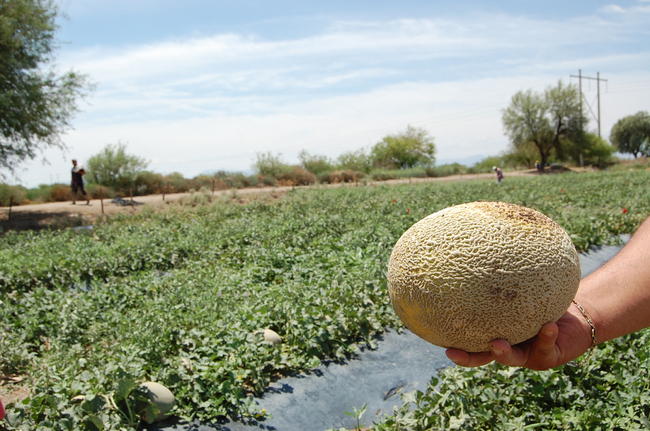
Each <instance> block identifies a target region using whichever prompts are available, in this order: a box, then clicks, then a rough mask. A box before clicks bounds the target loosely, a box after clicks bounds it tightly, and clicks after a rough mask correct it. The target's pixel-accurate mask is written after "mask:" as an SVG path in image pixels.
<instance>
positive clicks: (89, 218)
mask: <svg viewBox="0 0 650 431" xmlns="http://www.w3.org/2000/svg"><path fill="white" fill-rule="evenodd" d="M535 174H536V171H535V170H534V169H533V170H525V171H512V172H505V173H504V175H505V176H506V178H508V177H514V176H522V175H535ZM494 178H495V176H494V174H493V173H487V174H468V175H451V176H448V177H440V178H410V179H398V180H388V181H380V182H367V183H365V184H366V185H371V186H374V185H382V184H384V185H394V184H406V183H412V184H416V183H423V182H448V181H468V180H477V179H482V180H485V179H494ZM360 184H361V183H359V184H358V185H360ZM358 185H357V184H355V183H342V184H328V185H314V186H305V187H308V188H321V187H328V188H329V187H356V186H358ZM292 189H293V187H265V188H248V189H238V190H237V195H239V196H242V197H251V198H252V197H253V196H254V195H264V194H267V195H269V198H271V199H273V198H278V197H280V196H282V195H283V194H284V193H286V192H287V191H290V190H292ZM229 194H232V192H231V191H230V190H220V191H215V192H214V198H218V197H220V196H223V195H229ZM189 195H190V194H189V193H174V194H167V195H165V196H164V200H163V196H162V195H148V196H137V197H135V198H133V200H134V205H133V206H131V205H126V206H122V205H117V204H114V203H112V202H111V199H103V200H99V199H92V200H91V201H90V204H89V205H86V201H77V203H76V205H73V204H72V202H70V201H67V202H48V203H44V204H34V205H22V206H16V207H13V208H11V214H9V208H7V207H2V208H0V233H2V232H6V231H7V230H27V229H41V228H43V227H46V226H59V227H64V226H76V225H80V224H93V223H94V221H95V220H97V218H98V217H101V216H102V214H104V215H113V214H117V213H123V212H129V213H134V212H137V211H140V210H141V209H142V208H143V207H144V206H145V205H146V204H149V205H153V206H164V205H167V204H169V203H170V202H174V201H177V200H179V199H180V198H181V197H183V196H189ZM126 201H127V202H130V199H129V198H126Z"/></svg>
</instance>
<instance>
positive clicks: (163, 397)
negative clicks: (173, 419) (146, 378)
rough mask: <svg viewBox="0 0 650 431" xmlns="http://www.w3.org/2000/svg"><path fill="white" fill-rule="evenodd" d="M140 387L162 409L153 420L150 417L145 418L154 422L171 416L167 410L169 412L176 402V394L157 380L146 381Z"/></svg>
mask: <svg viewBox="0 0 650 431" xmlns="http://www.w3.org/2000/svg"><path fill="white" fill-rule="evenodd" d="M140 388H141V389H143V390H144V392H145V393H146V394H147V397H148V398H149V400H151V401H152V402H153V403H154V404H156V405H157V406H158V409H159V410H160V413H158V415H157V416H156V417H155V418H153V420H149V419H150V418H146V417H145V418H144V420H145V421H147V422H149V423H152V422H159V421H162V420H164V419H167V418H168V417H169V416H168V415H167V412H169V411H170V410H171V409H172V407H174V405H175V404H176V398H175V397H174V394H172V392H171V391H170V390H169V389H167V388H166V387H165V386H163V385H161V384H160V383H156V382H144V383H142V384H141V385H140Z"/></svg>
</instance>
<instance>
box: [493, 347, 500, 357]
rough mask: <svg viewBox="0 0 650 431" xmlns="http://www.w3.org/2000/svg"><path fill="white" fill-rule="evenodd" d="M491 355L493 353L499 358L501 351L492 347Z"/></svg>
mask: <svg viewBox="0 0 650 431" xmlns="http://www.w3.org/2000/svg"><path fill="white" fill-rule="evenodd" d="M492 353H494V354H495V355H497V356H501V355H503V349H498V348H494V347H492Z"/></svg>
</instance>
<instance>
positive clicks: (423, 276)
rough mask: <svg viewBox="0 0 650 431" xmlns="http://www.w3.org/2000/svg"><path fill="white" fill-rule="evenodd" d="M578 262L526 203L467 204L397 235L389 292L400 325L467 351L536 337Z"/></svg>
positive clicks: (564, 304) (576, 277)
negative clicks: (491, 343)
mask: <svg viewBox="0 0 650 431" xmlns="http://www.w3.org/2000/svg"><path fill="white" fill-rule="evenodd" d="M579 283H580V260H579V258H578V253H577V252H576V249H575V247H574V245H573V242H572V241H571V238H570V237H569V235H568V234H567V233H566V232H565V231H564V230H563V229H562V228H561V227H560V226H559V225H558V224H557V223H555V222H554V221H553V220H551V219H550V218H548V217H546V216H545V215H544V214H542V213H540V212H538V211H535V210H533V209H530V208H525V207H522V206H519V205H514V204H508V203H504V202H473V203H468V204H463V205H456V206H453V207H449V208H446V209H444V210H441V211H438V212H436V213H434V214H431V215H430V216H428V217H426V218H424V219H422V220H420V221H419V222H417V223H416V224H414V225H413V226H412V227H411V228H410V229H408V230H407V231H406V232H405V233H404V234H403V235H402V237H401V238H400V239H399V240H398V241H397V243H396V244H395V247H394V248H393V252H392V254H391V257H390V262H389V264H388V291H389V294H390V298H391V301H392V303H393V307H394V308H395V311H396V312H397V315H398V316H399V317H400V319H401V320H402V322H403V323H404V325H406V327H407V328H409V329H410V330H411V331H412V332H414V333H415V334H416V335H418V336H420V337H421V338H423V339H425V340H426V341H428V342H430V343H432V344H435V345H437V346H441V347H446V348H449V347H452V348H456V349H461V350H465V351H467V352H481V351H488V350H489V349H490V341H492V340H494V339H497V338H499V339H505V340H507V341H508V342H510V343H511V344H516V343H520V342H522V341H525V340H527V339H529V338H531V337H533V336H535V335H536V334H537V333H538V332H539V330H540V328H541V327H542V325H544V324H545V323H547V322H549V321H555V320H557V319H558V318H560V316H562V314H564V312H565V311H566V310H567V308H568V307H569V306H570V305H571V301H572V300H573V298H574V297H575V294H576V291H577V290H578V285H579Z"/></svg>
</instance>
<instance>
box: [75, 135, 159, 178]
mask: <svg viewBox="0 0 650 431" xmlns="http://www.w3.org/2000/svg"><path fill="white" fill-rule="evenodd" d="M148 164H149V162H147V161H146V160H145V159H143V158H141V157H137V156H132V155H128V154H126V144H123V143H121V142H118V143H117V145H113V144H107V145H106V146H105V147H104V149H103V150H102V151H101V152H99V153H98V154H95V155H94V156H92V157H90V158H89V159H88V162H87V163H86V172H87V175H88V181H90V182H93V183H97V184H101V185H104V186H107V187H113V188H114V189H121V188H126V187H129V186H132V185H133V183H134V181H135V179H136V177H137V176H138V174H139V173H141V172H143V171H144V170H145V169H146V168H147V165H148Z"/></svg>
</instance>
